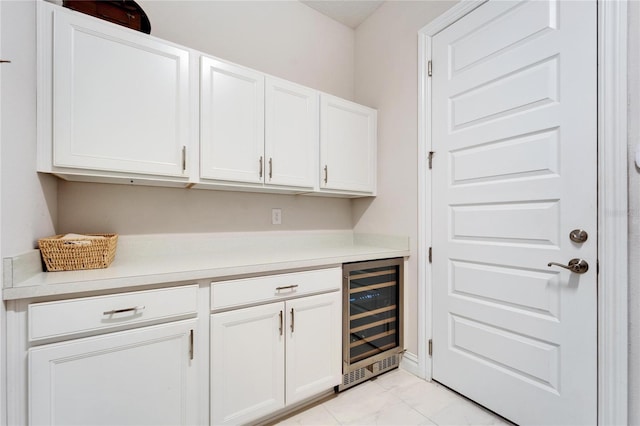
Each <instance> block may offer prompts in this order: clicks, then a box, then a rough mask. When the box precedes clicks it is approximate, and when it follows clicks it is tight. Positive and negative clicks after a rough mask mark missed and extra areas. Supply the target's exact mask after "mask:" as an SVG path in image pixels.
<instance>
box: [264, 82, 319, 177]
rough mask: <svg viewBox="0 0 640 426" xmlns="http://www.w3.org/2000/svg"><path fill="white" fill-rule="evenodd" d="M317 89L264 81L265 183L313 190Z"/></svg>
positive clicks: (317, 122) (315, 159)
mask: <svg viewBox="0 0 640 426" xmlns="http://www.w3.org/2000/svg"><path fill="white" fill-rule="evenodd" d="M318 127H319V115H318V92H316V91H315V90H312V89H309V88H306V87H302V86H298V85H296V84H293V83H290V82H287V81H284V80H279V79H276V78H272V77H268V78H267V80H266V118H265V129H266V132H265V161H266V162H267V163H266V164H267V168H266V170H265V175H266V178H265V183H267V184H272V185H283V186H295V187H301V188H309V189H313V188H314V186H315V182H316V176H317V169H318V132H319V128H318Z"/></svg>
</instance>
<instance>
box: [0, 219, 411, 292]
mask: <svg viewBox="0 0 640 426" xmlns="http://www.w3.org/2000/svg"><path fill="white" fill-rule="evenodd" d="M407 256H409V241H408V238H406V237H395V236H394V237H390V236H379V235H371V234H354V233H352V232H351V231H317V232H263V233H224V234H180V235H175V234H171V235H144V236H120V237H119V239H118V248H117V251H116V258H115V260H114V261H113V263H112V264H111V266H109V267H108V268H105V269H91V270H82V271H67V272H42V266H41V259H40V252H39V251H38V250H33V251H32V252H29V253H25V254H23V255H21V256H16V257H13V258H6V259H4V277H3V278H4V279H3V286H4V289H3V299H4V300H13V299H25V298H35V297H44V296H58V295H65V294H66V295H73V294H79V293H87V292H95V291H105V290H111V289H122V288H135V287H139V286H148V285H154V284H161V283H171V282H185V281H187V282H188V281H194V282H195V281H198V280H203V279H207V280H212V281H220V280H224V279H229V278H241V277H243V276H248V275H254V274H263V273H264V274H270V273H276V272H286V271H291V270H300V269H317V268H323V267H331V266H336V265H340V264H342V263H347V262H355V261H362V260H374V259H385V258H392V257H407Z"/></svg>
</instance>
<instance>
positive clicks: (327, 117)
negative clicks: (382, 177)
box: [320, 94, 376, 194]
mask: <svg viewBox="0 0 640 426" xmlns="http://www.w3.org/2000/svg"><path fill="white" fill-rule="evenodd" d="M320 99H321V107H320V123H321V125H320V126H321V127H320V166H321V167H322V170H321V173H320V188H321V189H327V190H337V191H345V192H360V193H371V194H375V190H376V111H375V110H373V109H371V108H367V107H365V106H362V105H358V104H355V103H353V102H349V101H345V100H344V99H340V98H336V97H333V96H329V95H324V94H323V95H322V96H321V98H320Z"/></svg>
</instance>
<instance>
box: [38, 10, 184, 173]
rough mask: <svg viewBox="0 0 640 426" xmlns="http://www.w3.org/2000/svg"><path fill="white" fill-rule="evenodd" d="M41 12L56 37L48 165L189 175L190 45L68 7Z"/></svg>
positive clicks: (56, 167) (50, 45)
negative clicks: (173, 43) (128, 27)
mask: <svg viewBox="0 0 640 426" xmlns="http://www.w3.org/2000/svg"><path fill="white" fill-rule="evenodd" d="M41 7H42V8H50V7H51V6H50V5H41ZM41 12H42V14H43V15H44V16H45V20H46V17H47V16H51V15H52V35H53V42H52V44H48V46H47V47H49V48H51V49H52V55H51V56H50V58H52V59H51V61H52V63H51V74H50V76H47V79H46V80H48V79H49V78H50V79H51V80H50V87H51V92H50V93H51V95H52V99H51V106H52V108H53V111H52V112H50V113H49V114H48V115H47V116H49V117H51V119H52V121H51V137H52V150H51V157H50V158H51V166H52V170H44V171H53V172H55V171H56V170H57V171H59V170H58V169H59V168H62V169H83V170H91V171H95V172H98V173H100V172H108V173H120V174H127V175H129V174H143V175H157V176H167V177H178V178H187V177H188V176H187V172H186V149H187V147H188V145H189V142H188V141H189V125H188V122H189V102H190V98H189V51H188V50H187V49H182V48H179V47H176V46H175V45H172V44H169V43H165V42H162V41H161V40H158V39H155V38H152V37H149V36H147V35H146V34H141V33H137V32H135V31H132V30H129V29H125V28H121V27H118V26H116V25H112V24H109V23H105V22H103V21H100V20H97V19H94V18H90V17H86V16H84V15H82V14H79V13H75V12H69V11H67V10H64V9H59V8H58V9H55V10H53V12H48V11H41ZM47 13H48V15H47ZM41 16H42V15H41ZM49 24H50V22H47V23H46V25H45V27H48V26H49ZM44 38H45V37H43V39H44ZM41 40H42V39H41ZM49 43H50V42H49ZM43 44H45V45H47V43H43ZM41 99H42V98H41ZM41 129H42V127H41ZM49 143H51V142H49ZM41 166H42V164H41ZM40 168H41V169H42V168H43V167H40ZM44 168H45V169H46V167H44ZM72 173H73V171H72ZM76 173H82V172H76ZM85 173H86V172H85ZM185 180H186V179H185Z"/></svg>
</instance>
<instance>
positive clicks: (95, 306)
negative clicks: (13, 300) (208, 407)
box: [28, 285, 198, 341]
mask: <svg viewBox="0 0 640 426" xmlns="http://www.w3.org/2000/svg"><path fill="white" fill-rule="evenodd" d="M197 298H198V286H197V285H189V286H184V287H171V288H163V289H158V290H146V291H136V292H132V293H121V294H113V295H108V296H96V297H85V298H81V299H71V300H58V301H55V302H43V303H32V304H30V305H29V308H28V317H29V318H28V324H29V325H28V327H29V341H35V340H42V339H50V338H54V337H60V336H65V335H69V334H79V333H89V332H94V331H103V330H107V329H110V328H117V327H122V326H124V325H127V326H128V325H131V324H143V323H147V322H150V321H161V320H169V319H173V318H179V317H185V316H189V315H196V314H197V310H198V300H197Z"/></svg>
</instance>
